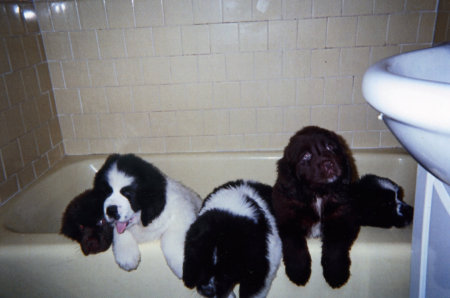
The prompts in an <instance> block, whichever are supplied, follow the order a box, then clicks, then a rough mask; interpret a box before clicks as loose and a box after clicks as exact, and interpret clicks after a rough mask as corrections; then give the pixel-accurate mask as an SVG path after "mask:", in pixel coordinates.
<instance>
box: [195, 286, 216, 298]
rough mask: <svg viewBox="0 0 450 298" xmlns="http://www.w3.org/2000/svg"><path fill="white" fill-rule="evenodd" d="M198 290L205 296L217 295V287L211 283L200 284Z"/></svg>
mask: <svg viewBox="0 0 450 298" xmlns="http://www.w3.org/2000/svg"><path fill="white" fill-rule="evenodd" d="M197 291H198V293H199V294H200V295H202V296H205V297H214V296H215V295H216V289H215V288H214V286H213V285H212V284H210V283H209V284H206V285H200V286H198V287H197Z"/></svg>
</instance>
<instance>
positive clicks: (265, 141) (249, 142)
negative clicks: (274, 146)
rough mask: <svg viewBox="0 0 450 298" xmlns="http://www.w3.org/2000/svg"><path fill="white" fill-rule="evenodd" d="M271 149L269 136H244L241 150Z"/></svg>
mask: <svg viewBox="0 0 450 298" xmlns="http://www.w3.org/2000/svg"><path fill="white" fill-rule="evenodd" d="M267 149H271V142H270V135H269V134H256V135H245V136H244V144H243V148H242V150H243V151H245V150H267Z"/></svg>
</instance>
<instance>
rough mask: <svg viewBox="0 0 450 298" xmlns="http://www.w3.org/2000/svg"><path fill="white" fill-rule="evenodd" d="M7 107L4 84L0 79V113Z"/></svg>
mask: <svg viewBox="0 0 450 298" xmlns="http://www.w3.org/2000/svg"><path fill="white" fill-rule="evenodd" d="M8 107H9V102H8V94H7V93H6V84H5V81H4V80H3V78H0V111H3V110H6V109H7V108H8Z"/></svg>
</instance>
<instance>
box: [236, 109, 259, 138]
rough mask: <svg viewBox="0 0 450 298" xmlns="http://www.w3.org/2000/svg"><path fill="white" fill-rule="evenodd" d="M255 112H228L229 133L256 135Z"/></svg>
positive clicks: (240, 110) (252, 110) (244, 110)
mask: <svg viewBox="0 0 450 298" xmlns="http://www.w3.org/2000/svg"><path fill="white" fill-rule="evenodd" d="M256 121H257V118H256V110H255V109H239V110H231V111H230V133H231V134H246V133H256V132H257V127H256Z"/></svg>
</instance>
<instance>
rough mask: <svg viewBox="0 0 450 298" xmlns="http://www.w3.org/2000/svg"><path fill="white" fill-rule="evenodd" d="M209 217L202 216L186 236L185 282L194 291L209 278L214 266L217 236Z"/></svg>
mask: <svg viewBox="0 0 450 298" xmlns="http://www.w3.org/2000/svg"><path fill="white" fill-rule="evenodd" d="M206 217H207V215H204V216H201V217H199V218H198V219H197V221H195V222H194V223H193V224H192V225H191V227H190V228H189V230H188V232H187V234H186V241H185V246H184V262H183V282H184V284H185V286H186V287H188V288H190V289H192V288H194V287H195V286H197V285H198V284H199V283H200V282H201V281H202V278H203V279H204V278H205V277H207V276H209V275H210V274H211V272H212V269H213V266H214V244H215V238H216V235H215V233H214V231H212V229H211V225H210V221H209V220H208V219H207V218H206Z"/></svg>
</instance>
